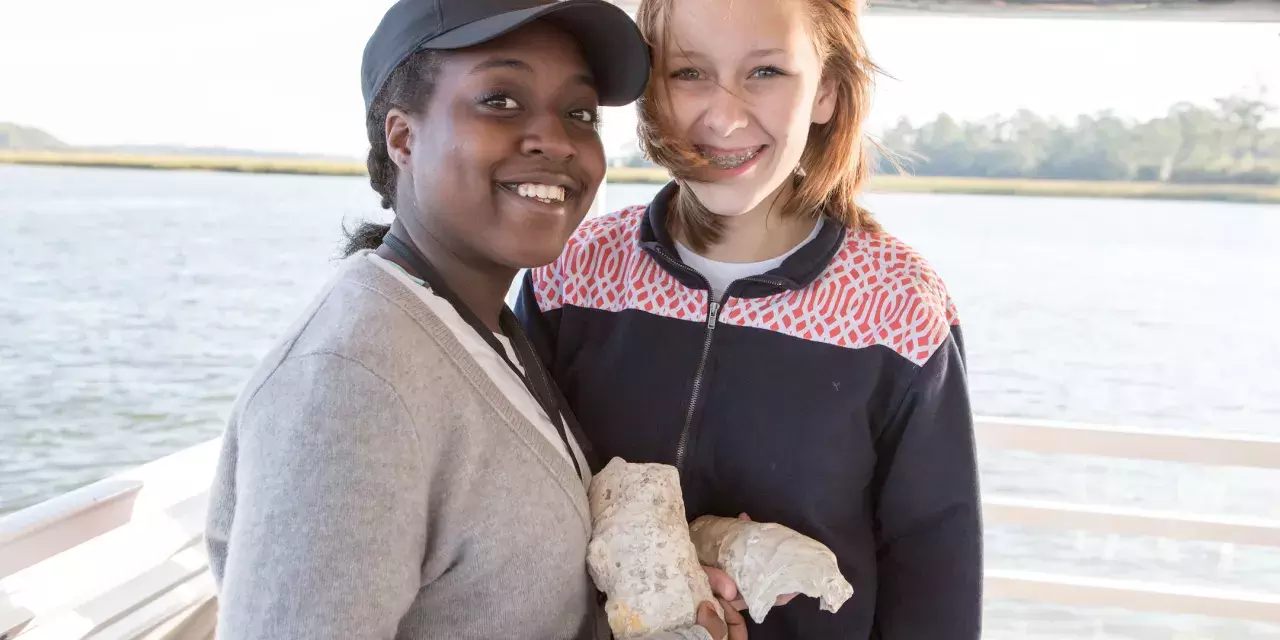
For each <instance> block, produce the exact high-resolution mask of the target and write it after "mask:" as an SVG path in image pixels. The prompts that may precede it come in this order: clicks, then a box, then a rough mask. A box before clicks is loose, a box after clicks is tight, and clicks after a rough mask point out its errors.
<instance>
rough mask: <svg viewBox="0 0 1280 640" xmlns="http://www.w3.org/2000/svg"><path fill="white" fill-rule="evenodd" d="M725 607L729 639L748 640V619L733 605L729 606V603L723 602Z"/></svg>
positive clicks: (722, 604) (725, 620)
mask: <svg viewBox="0 0 1280 640" xmlns="http://www.w3.org/2000/svg"><path fill="white" fill-rule="evenodd" d="M720 605H721V606H722V607H723V608H724V622H725V624H726V625H728V627H729V629H728V635H729V640H747V621H746V619H745V618H743V617H742V614H741V613H738V612H737V611H735V610H734V608H733V607H730V606H727V605H728V603H726V602H721V603H720Z"/></svg>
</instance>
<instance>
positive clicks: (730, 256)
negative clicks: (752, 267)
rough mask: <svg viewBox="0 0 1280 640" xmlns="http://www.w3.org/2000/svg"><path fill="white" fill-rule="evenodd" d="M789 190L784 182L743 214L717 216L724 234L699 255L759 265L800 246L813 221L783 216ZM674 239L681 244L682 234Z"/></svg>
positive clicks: (789, 196) (790, 191)
mask: <svg viewBox="0 0 1280 640" xmlns="http://www.w3.org/2000/svg"><path fill="white" fill-rule="evenodd" d="M792 190H793V188H792V185H791V181H789V180H788V181H786V182H784V183H783V184H782V185H781V186H779V187H778V189H777V190H775V191H774V192H773V193H772V194H770V195H769V196H768V197H767V198H765V199H764V200H762V201H760V203H759V204H757V205H756V206H755V207H753V208H752V209H751V210H749V211H747V212H746V213H743V214H741V215H736V216H719V219H720V222H721V224H722V225H723V229H724V232H723V233H721V235H720V239H719V240H718V241H717V242H716V243H714V244H711V245H708V246H707V248H706V249H704V250H703V251H701V252H700V253H701V254H702V256H703V257H705V258H708V259H710V260H716V261H718V262H738V263H743V262H761V261H763V260H769V259H772V258H776V257H778V256H780V255H782V254H784V253H786V252H788V251H790V250H791V249H792V248H794V247H795V246H796V245H798V244H800V243H801V242H803V241H804V239H805V238H807V237H808V236H809V234H810V233H811V232H812V231H813V227H814V225H815V224H817V220H815V219H813V218H811V217H809V216H788V215H784V209H785V206H786V203H787V202H788V201H789V200H790V199H791V194H792ZM677 235H678V236H679V239H681V240H682V241H683V233H678V234H677Z"/></svg>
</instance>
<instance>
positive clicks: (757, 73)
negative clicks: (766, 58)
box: [750, 67, 787, 78]
mask: <svg viewBox="0 0 1280 640" xmlns="http://www.w3.org/2000/svg"><path fill="white" fill-rule="evenodd" d="M785 75H787V74H786V72H785V71H783V70H782V69H779V68H777V67H759V68H756V69H754V70H752V71H751V76H750V77H752V78H773V77H776V76H785Z"/></svg>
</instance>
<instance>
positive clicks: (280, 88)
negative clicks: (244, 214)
mask: <svg viewBox="0 0 1280 640" xmlns="http://www.w3.org/2000/svg"><path fill="white" fill-rule="evenodd" d="M390 4H391V0H346V1H341V2H339V1H333V0H223V1H221V2H218V3H189V2H175V1H173V0H113V1H112V2H103V1H102V0H0V25H2V28H0V31H2V32H3V34H4V37H3V38H0V122H16V123H19V124H24V125H28V126H35V127H38V128H41V129H44V130H46V131H48V132H50V133H52V134H54V135H55V136H57V137H58V138H60V139H62V140H63V141H65V142H67V143H69V144H73V145H107V144H180V145H189V146H218V147H232V148H248V149H258V150H263V151H289V152H301V153H322V154H334V155H349V156H360V155H363V153H364V152H365V149H366V144H367V143H366V141H365V138H364V127H363V120H364V119H363V108H364V107H363V102H362V100H361V98H360V88H359V69H360V55H361V52H362V50H363V47H364V43H365V40H366V39H367V38H368V36H369V34H370V33H372V31H373V28H374V27H375V26H376V25H377V23H378V20H379V19H381V17H382V13H383V11H385V9H386V7H388V6H389V5H390ZM864 31H865V34H866V37H867V40H868V43H869V46H870V49H871V53H872V56H873V57H874V58H875V59H876V61H877V62H878V63H879V64H880V66H881V67H883V68H884V69H885V71H886V72H887V73H888V74H890V75H892V76H893V78H892V79H891V78H881V79H880V81H879V83H878V85H877V89H876V102H875V107H874V109H873V112H872V114H871V121H872V127H873V129H874V128H879V127H883V126H888V125H890V124H892V123H893V122H895V121H897V120H898V119H899V118H900V117H904V116H906V117H909V118H911V119H913V120H915V121H917V122H919V121H921V120H924V119H928V118H932V117H933V116H935V115H936V114H937V113H939V112H942V111H946V112H948V113H951V114H952V115H955V116H958V117H961V118H978V117H982V116H985V115H989V114H993V113H1010V112H1012V111H1014V110H1016V109H1018V108H1028V109H1031V110H1033V111H1036V112H1039V113H1042V114H1045V115H1053V116H1059V117H1064V118H1070V117H1073V116H1075V115H1077V114H1080V113H1092V112H1096V111H1099V110H1103V109H1113V110H1115V111H1116V112H1118V113H1120V114H1122V115H1126V116H1129V117H1134V118H1149V117H1153V116H1156V115H1160V114H1162V113H1164V112H1165V110H1166V109H1167V108H1168V107H1169V106H1170V105H1172V104H1174V103H1176V102H1179V101H1183V100H1187V101H1191V102H1197V103H1209V102H1211V100H1212V99H1213V98H1215V97H1220V96H1225V95H1228V94H1230V93H1233V92H1236V91H1241V90H1249V89H1252V88H1256V87H1258V86H1264V85H1266V86H1270V87H1271V88H1272V93H1271V95H1272V97H1273V98H1275V99H1277V100H1280V24H1266V25H1259V24H1228V23H1193V22H1127V21H1126V22H1120V21H1089V20H1063V19H1055V20H1020V19H1017V20H1016V19H1008V18H1005V19H1000V18H994V19H992V18H934V17H919V18H913V17H897V16H892V17H890V16H886V17H876V16H875V15H874V10H872V12H871V13H870V14H869V15H868V16H867V17H866V19H865V20H864ZM634 122H635V120H634V114H633V111H632V110H631V108H616V109H609V110H607V111H606V113H605V116H604V123H605V124H604V132H603V135H604V138H605V148H606V149H607V150H608V151H609V152H610V153H615V152H617V151H619V150H621V149H625V148H627V147H628V146H629V145H630V144H631V140H632V139H633V137H634Z"/></svg>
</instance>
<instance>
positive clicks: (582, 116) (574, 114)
mask: <svg viewBox="0 0 1280 640" xmlns="http://www.w3.org/2000/svg"><path fill="white" fill-rule="evenodd" d="M569 117H570V118H573V119H574V120H578V121H580V122H585V123H587V124H596V122H597V121H599V120H600V114H599V113H598V112H597V111H596V110H595V109H575V110H573V111H570V112H569Z"/></svg>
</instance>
